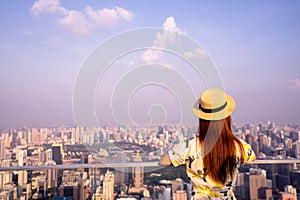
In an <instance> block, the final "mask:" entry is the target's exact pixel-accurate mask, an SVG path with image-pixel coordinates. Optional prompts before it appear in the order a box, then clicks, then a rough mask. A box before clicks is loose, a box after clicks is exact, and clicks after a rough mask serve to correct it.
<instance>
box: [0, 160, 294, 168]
mask: <svg viewBox="0 0 300 200" xmlns="http://www.w3.org/2000/svg"><path fill="white" fill-rule="evenodd" d="M247 164H250V165H258V164H294V165H295V164H300V159H274V160H260V159H258V160H256V161H255V162H252V163H247ZM138 166H141V167H160V165H159V162H124V163H123V162H106V163H93V164H62V165H40V166H10V167H0V171H20V170H47V169H83V168H115V167H138Z"/></svg>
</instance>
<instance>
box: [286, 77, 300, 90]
mask: <svg viewBox="0 0 300 200" xmlns="http://www.w3.org/2000/svg"><path fill="white" fill-rule="evenodd" d="M287 88H288V89H292V90H300V80H299V79H298V78H294V79H289V80H287Z"/></svg>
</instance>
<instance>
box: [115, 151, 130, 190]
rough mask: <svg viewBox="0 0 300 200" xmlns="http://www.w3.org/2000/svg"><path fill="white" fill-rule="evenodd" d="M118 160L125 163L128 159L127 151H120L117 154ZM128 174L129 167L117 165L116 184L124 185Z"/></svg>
mask: <svg viewBox="0 0 300 200" xmlns="http://www.w3.org/2000/svg"><path fill="white" fill-rule="evenodd" d="M116 160H117V161H118V162H120V163H125V162H126V161H127V156H126V153H124V152H120V153H119V154H118V155H117V156H116ZM126 176H128V170H127V168H125V167H124V168H122V167H117V168H116V169H115V184H116V185H124V184H125V177H126Z"/></svg>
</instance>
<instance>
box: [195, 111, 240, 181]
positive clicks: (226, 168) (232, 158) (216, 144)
mask: <svg viewBox="0 0 300 200" xmlns="http://www.w3.org/2000/svg"><path fill="white" fill-rule="evenodd" d="M198 135H199V140H200V145H201V146H202V147H203V153H204V158H203V162H204V163H203V164H204V168H205V173H206V175H207V176H209V177H210V178H212V179H213V180H214V181H216V182H219V183H222V184H223V185H224V184H225V182H226V180H227V179H228V178H232V177H233V176H234V172H235V169H236V167H237V164H238V163H237V162H240V163H243V162H244V154H245V152H244V148H243V145H242V143H241V142H240V141H239V140H238V139H237V138H236V137H235V136H234V135H233V133H232V131H231V117H230V116H229V117H227V118H225V119H222V120H213V121H209V120H204V119H199V127H198ZM217 138H218V139H217ZM216 139H217V141H216ZM236 144H238V145H237V146H236ZM236 147H238V148H239V150H240V152H241V153H240V155H237V149H236ZM237 159H239V160H237Z"/></svg>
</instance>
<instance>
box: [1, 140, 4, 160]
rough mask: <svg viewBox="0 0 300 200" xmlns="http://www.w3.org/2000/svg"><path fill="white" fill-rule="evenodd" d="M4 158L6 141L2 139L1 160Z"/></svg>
mask: <svg viewBox="0 0 300 200" xmlns="http://www.w3.org/2000/svg"><path fill="white" fill-rule="evenodd" d="M4 158H5V141H4V140H1V141H0V162H1V160H2V159H4Z"/></svg>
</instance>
